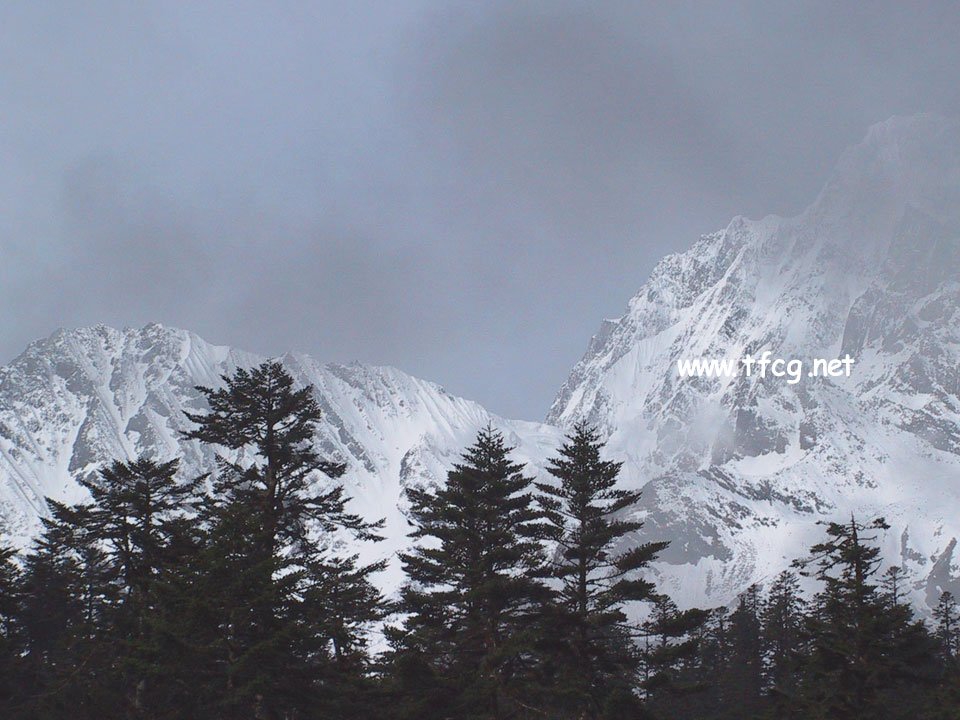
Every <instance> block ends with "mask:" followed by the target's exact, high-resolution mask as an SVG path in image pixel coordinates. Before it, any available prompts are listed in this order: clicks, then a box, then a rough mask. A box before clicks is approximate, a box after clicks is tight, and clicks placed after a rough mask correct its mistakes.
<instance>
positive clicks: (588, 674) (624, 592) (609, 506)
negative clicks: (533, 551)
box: [537, 424, 667, 718]
mask: <svg viewBox="0 0 960 720" xmlns="http://www.w3.org/2000/svg"><path fill="white" fill-rule="evenodd" d="M603 447H604V444H603V443H602V442H601V441H600V439H599V437H598V435H597V433H596V432H595V431H594V430H593V429H591V428H589V427H588V426H586V425H582V424H581V425H578V426H576V427H575V428H574V431H573V433H572V434H571V435H570V436H569V437H568V439H567V441H566V442H565V443H564V445H563V446H562V447H561V448H560V450H559V457H556V458H553V459H552V460H550V464H549V465H548V466H547V471H548V472H549V473H550V474H551V475H552V476H553V477H554V478H555V480H556V482H555V483H554V484H548V483H537V487H538V488H539V489H540V491H541V493H542V495H541V497H540V504H541V505H542V506H543V508H544V509H545V511H546V512H545V514H546V518H547V521H548V533H547V536H548V537H549V538H550V540H552V541H553V542H554V543H556V548H557V549H556V550H555V551H554V553H553V555H552V557H551V559H550V562H549V563H548V569H549V572H550V575H551V576H552V577H554V578H557V579H558V580H559V581H560V582H561V585H560V589H559V591H558V594H557V597H556V599H555V606H554V613H553V616H552V618H551V619H552V627H551V633H550V634H551V636H552V637H553V638H554V639H555V643H554V647H553V656H554V660H555V663H556V668H555V673H556V683H557V690H556V697H555V700H556V701H557V702H556V708H558V710H557V711H558V712H559V711H560V710H561V709H562V711H563V712H565V713H569V714H570V715H571V716H573V717H578V718H596V717H599V715H600V713H601V711H602V710H603V708H604V707H606V706H607V702H606V699H607V696H608V695H610V694H611V693H613V692H619V691H620V690H622V689H623V688H631V687H634V686H635V684H636V672H637V667H638V662H639V655H638V652H637V650H636V648H635V646H634V638H633V634H634V632H633V631H632V629H631V628H630V627H629V626H628V625H627V622H626V621H627V617H626V615H625V614H624V611H623V608H624V606H625V605H626V604H627V603H631V602H640V601H647V600H651V599H652V596H653V592H654V586H653V585H652V584H651V583H649V582H647V581H646V580H644V579H642V578H640V577H639V571H641V570H642V569H643V568H645V567H647V566H648V565H649V563H650V562H652V561H653V560H654V559H655V558H656V556H657V553H658V552H660V551H661V550H662V549H663V548H665V547H666V545H667V543H647V544H641V545H635V546H633V547H632V548H631V549H629V550H621V551H619V552H618V551H617V549H616V546H617V545H618V544H619V543H620V542H621V541H622V539H623V538H624V536H626V535H628V534H630V533H636V532H637V531H638V530H640V528H641V527H642V523H639V522H636V521H632V520H629V519H625V518H624V517H622V515H623V513H624V511H626V510H627V509H628V508H630V507H631V506H633V505H634V504H635V503H636V502H637V500H639V498H640V493H639V492H637V491H627V490H621V489H617V488H616V487H615V485H616V482H617V476H618V475H619V473H620V468H621V465H622V463H618V462H611V461H608V460H603V459H601V452H602V450H603ZM619 694H620V695H622V693H619ZM621 704H622V703H621Z"/></svg>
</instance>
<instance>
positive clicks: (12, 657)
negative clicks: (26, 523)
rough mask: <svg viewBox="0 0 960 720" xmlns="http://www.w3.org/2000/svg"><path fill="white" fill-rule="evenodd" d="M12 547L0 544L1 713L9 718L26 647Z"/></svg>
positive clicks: (20, 681) (20, 683) (20, 682)
mask: <svg viewBox="0 0 960 720" xmlns="http://www.w3.org/2000/svg"><path fill="white" fill-rule="evenodd" d="M14 555H15V552H14V550H13V549H12V548H9V547H3V546H0V716H3V717H11V716H12V714H13V710H14V707H15V701H16V700H17V699H18V695H19V694H20V691H21V690H22V687H23V685H24V683H25V680H26V678H24V677H23V675H22V667H21V656H22V654H23V652H24V650H25V647H24V640H25V638H24V634H23V629H22V627H21V625H20V616H21V612H22V606H23V593H22V588H21V572H20V568H19V567H18V566H17V564H16V563H15V561H14Z"/></svg>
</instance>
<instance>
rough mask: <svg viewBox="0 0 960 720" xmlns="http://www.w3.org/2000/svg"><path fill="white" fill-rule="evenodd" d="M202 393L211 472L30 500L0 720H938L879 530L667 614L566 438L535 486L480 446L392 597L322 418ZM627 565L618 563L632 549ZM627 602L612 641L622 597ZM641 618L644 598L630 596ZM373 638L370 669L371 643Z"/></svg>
mask: <svg viewBox="0 0 960 720" xmlns="http://www.w3.org/2000/svg"><path fill="white" fill-rule="evenodd" d="M224 381H225V387H224V389H223V390H210V389H203V393H204V395H205V396H206V397H207V399H208V402H209V405H210V412H209V413H206V414H204V413H196V414H192V415H191V418H192V419H193V420H194V422H195V423H197V428H196V430H194V431H193V432H192V433H190V435H191V437H193V438H195V439H197V440H199V441H201V442H204V443H211V444H214V445H215V446H216V447H217V449H218V452H220V453H221V455H222V456H221V457H220V459H219V461H218V464H217V467H216V468H214V469H213V472H212V473H211V475H210V476H209V478H208V477H207V476H204V477H202V478H196V479H185V478H180V477H178V476H177V463H176V462H167V463H158V462H154V461H150V460H147V459H142V458H141V459H138V460H134V461H131V462H117V463H114V464H112V465H110V466H109V467H107V468H105V469H104V470H103V471H102V472H101V473H100V474H99V475H98V476H97V477H95V478H92V479H89V480H87V481H85V482H84V486H85V487H86V488H87V489H88V491H89V493H90V501H89V502H88V503H83V504H79V505H75V506H72V507H68V506H65V505H61V504H58V503H55V502H51V503H50V504H49V509H50V514H49V517H48V518H46V519H45V520H44V522H43V532H42V534H41V535H40V537H39V538H38V539H37V540H36V542H35V544H34V546H33V547H32V548H31V549H30V551H29V552H27V553H26V554H24V555H23V556H22V557H16V556H15V555H14V554H13V553H12V552H11V551H10V550H0V717H2V718H4V719H6V718H11V720H35V719H41V720H112V719H113V718H117V719H118V720H119V719H122V720H181V719H190V720H193V719H198V720H199V719H200V718H203V719H204V720H207V719H212V720H259V719H262V720H307V719H310V720H314V719H317V720H326V719H330V720H334V719H335V720H361V719H362V720H367V719H368V718H371V719H374V720H377V719H379V718H383V719H384V720H412V719H413V718H416V720H450V719H451V718H456V719H457V720H461V719H463V720H469V719H471V718H474V719H479V718H484V719H490V720H507V719H509V720H532V719H533V718H550V719H551V720H568V719H569V720H574V719H576V720H585V719H587V718H592V719H595V720H627V719H631V720H667V719H668V718H669V720H732V719H734V718H736V719H737V720H741V719H742V720H769V719H771V718H776V719H777V720H785V719H788V718H797V719H802V720H818V719H819V720H827V719H830V720H841V719H842V720H847V719H848V718H851V719H853V720H856V718H864V719H866V718H870V719H871V720H873V719H874V718H876V719H877V720H901V719H903V720H907V719H909V720H954V719H955V718H957V717H960V660H958V656H960V610H958V606H957V603H956V601H955V600H954V598H953V597H952V595H951V594H950V593H948V592H945V593H942V595H941V597H940V600H939V603H938V604H937V607H936V609H935V610H934V612H933V617H932V632H931V631H928V629H927V628H926V627H925V625H924V624H923V622H921V621H919V620H917V618H916V616H915V615H914V613H913V611H912V609H911V602H912V600H913V595H912V594H911V593H913V592H914V591H915V586H913V585H911V584H910V583H911V581H910V579H909V578H908V577H907V575H906V574H905V573H904V572H903V571H902V570H900V569H899V568H890V569H883V568H881V567H880V562H879V560H880V557H879V552H878V550H877V547H876V545H877V542H878V540H879V534H880V533H881V532H882V531H883V530H885V528H886V525H885V523H884V522H883V521H882V520H878V521H874V522H872V523H866V524H864V523H860V522H858V521H856V520H855V519H851V520H850V521H849V522H848V523H830V524H827V525H826V538H825V539H824V541H823V542H821V543H819V544H817V545H815V546H814V547H813V548H812V550H811V554H810V556H809V557H808V558H806V559H805V560H803V561H802V562H799V563H798V566H799V567H800V568H801V569H802V570H803V571H804V572H805V573H806V574H807V576H808V577H809V578H810V582H811V583H815V584H816V585H817V588H818V592H817V594H816V595H815V596H814V597H813V598H812V600H811V601H810V602H806V601H805V600H804V599H803V597H802V595H801V592H800V583H799V580H798V578H797V576H796V575H794V574H792V573H789V572H786V573H782V574H781V575H779V576H778V577H777V578H775V579H774V581H773V582H772V583H771V584H770V586H769V587H768V588H766V589H765V591H764V589H761V588H760V587H757V586H753V587H750V588H748V590H747V591H746V592H745V593H744V594H743V595H741V596H740V597H739V598H738V600H737V603H736V604H735V605H733V606H732V607H730V608H718V609H714V610H711V611H706V610H699V609H685V610H680V609H679V608H678V607H677V606H676V605H675V604H674V603H673V602H672V601H671V600H670V599H669V598H668V597H666V596H665V595H663V594H662V593H658V592H657V588H656V587H655V586H654V585H653V584H652V583H649V582H648V581H647V580H646V579H645V578H643V577H639V576H638V574H639V573H640V572H642V571H643V569H644V568H645V567H646V566H647V565H648V563H650V562H651V561H652V560H653V559H654V558H655V556H656V553H657V552H658V551H659V550H660V549H662V547H663V544H662V543H653V544H646V545H643V544H641V545H637V544H636V539H637V531H638V530H639V529H640V526H639V524H638V523H637V522H635V521H634V520H633V519H632V518H631V516H630V514H629V513H630V510H631V506H632V505H633V504H634V503H635V502H636V500H637V498H638V493H636V492H626V491H621V490H618V489H617V488H616V487H615V483H616V479H617V475H618V472H619V470H620V466H619V464H618V463H616V462H611V461H606V460H603V459H601V457H600V455H601V451H602V448H603V445H602V443H600V442H599V440H598V438H597V436H596V434H595V433H593V432H592V431H591V430H589V429H588V428H586V427H582V426H581V427H578V428H575V429H574V432H573V434H572V435H571V436H570V438H569V439H568V441H567V442H566V443H565V444H564V445H563V447H561V448H560V449H559V451H558V455H557V457H556V458H555V459H554V460H552V461H551V464H550V466H549V468H548V470H549V472H550V474H551V475H552V476H553V481H552V482H550V483H540V484H538V485H537V486H536V487H538V488H539V494H536V493H535V491H534V483H532V481H531V479H530V478H528V477H526V475H525V474H524V472H523V471H524V468H523V467H522V465H520V464H519V463H515V462H513V461H511V459H510V457H509V454H510V450H511V449H510V448H509V447H507V446H506V444H505V442H504V439H503V437H502V436H501V435H500V434H499V433H497V432H495V431H493V430H492V429H490V428H487V429H486V430H484V431H482V432H481V433H480V434H479V435H478V438H477V441H476V443H475V444H474V445H473V446H471V447H470V448H468V449H467V450H466V452H465V453H464V455H463V458H462V461H461V462H460V463H459V464H458V465H456V466H455V467H454V469H453V470H452V471H451V472H450V473H449V476H448V478H447V483H446V484H445V485H444V486H442V487H440V488H436V489H423V488H416V487H414V488H411V489H410V490H409V498H410V504H411V507H410V517H411V519H412V521H413V524H414V528H415V529H414V533H413V537H414V539H415V540H416V541H417V542H416V546H415V549H414V550H412V551H411V552H409V553H407V554H404V555H402V556H401V560H402V562H403V564H404V569H405V570H406V572H407V575H408V582H407V583H406V584H405V586H404V587H403V589H402V592H401V596H400V599H399V601H398V602H396V603H394V602H390V601H387V600H386V599H385V598H384V597H382V595H381V593H380V592H379V590H378V589H377V588H376V585H375V583H374V575H375V574H376V573H378V572H380V571H381V570H383V569H384V567H385V565H384V563H374V564H372V565H363V564H361V563H360V562H359V561H358V558H357V557H356V556H350V555H348V556H342V555H340V554H338V553H337V552H335V550H336V548H337V546H338V541H339V539H340V538H342V537H343V536H344V535H347V536H351V535H352V536H353V537H359V538H361V539H367V540H369V539H373V538H375V537H376V530H377V527H378V524H376V523H368V522H366V521H365V520H364V519H362V518H360V517H358V516H356V515H354V514H351V513H350V512H348V511H347V509H346V501H347V498H346V495H345V494H344V492H343V490H342V488H341V486H340V485H339V484H338V483H337V478H339V477H340V475H341V474H342V473H343V466H342V465H339V464H337V463H334V462H329V461H326V460H323V459H321V458H320V457H318V455H317V454H316V453H315V451H314V450H313V448H314V447H315V439H314V437H313V433H314V426H315V424H316V422H317V419H318V417H319V409H318V407H317V405H316V402H315V401H314V400H313V396H312V394H311V393H310V391H309V389H296V388H295V387H294V383H293V380H292V378H291V377H290V376H289V375H288V374H287V373H286V372H285V371H284V370H283V368H282V367H280V366H279V365H277V364H276V363H267V364H265V365H262V366H261V367H259V368H256V369H254V370H251V371H239V372H237V373H236V374H235V375H233V376H231V377H228V378H224ZM630 548H632V549H630ZM646 600H650V601H652V606H650V608H649V609H650V614H649V616H647V617H646V619H645V621H644V622H643V623H641V624H640V626H639V627H638V626H636V625H634V624H632V623H631V622H629V620H628V617H627V613H626V612H625V610H626V609H627V607H628V604H629V603H633V602H637V601H646ZM641 607H642V606H641ZM397 612H399V625H398V626H396V627H392V628H387V636H388V640H389V642H390V645H391V649H390V650H389V651H388V652H386V653H384V654H382V655H380V656H379V657H377V656H375V655H374V654H373V652H372V648H371V646H370V638H369V635H368V633H369V631H370V629H371V628H373V627H375V626H378V625H380V624H382V623H384V622H385V621H386V620H387V619H388V618H389V617H390V616H391V615H392V614H394V613H397Z"/></svg>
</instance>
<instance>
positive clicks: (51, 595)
mask: <svg viewBox="0 0 960 720" xmlns="http://www.w3.org/2000/svg"><path fill="white" fill-rule="evenodd" d="M48 506H49V508H50V517H48V518H43V519H42V525H43V531H42V534H41V536H40V538H39V539H38V540H37V541H36V542H35V545H34V548H33V550H32V551H31V552H30V553H29V554H28V555H27V557H26V560H25V569H24V575H23V584H22V605H21V616H20V623H21V625H22V627H23V630H24V633H25V638H26V642H25V652H24V655H23V666H24V673H25V675H24V677H25V687H24V688H23V700H22V702H21V703H19V704H18V706H17V709H16V710H15V713H14V717H23V718H37V717H51V718H77V719H78V720H87V719H89V720H93V719H94V718H110V717H119V716H120V713H121V712H122V711H123V707H122V705H120V704H118V703H117V698H118V696H119V692H118V678H117V674H116V671H115V665H114V662H113V660H114V658H115V656H116V651H117V647H116V643H115V639H114V636H113V635H111V633H110V623H111V621H112V615H111V609H112V608H114V607H115V606H116V602H117V594H116V586H115V584H114V583H112V582H111V579H112V573H111V570H110V567H109V563H108V560H107V556H106V554H105V553H104V552H103V550H102V549H101V548H99V547H97V545H96V543H95V542H93V540H92V538H91V534H90V532H89V528H90V525H91V516H90V509H89V507H87V506H83V505H80V506H77V507H68V506H66V505H63V504H61V503H57V502H55V501H51V500H48Z"/></svg>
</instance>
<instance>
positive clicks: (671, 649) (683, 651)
mask: <svg viewBox="0 0 960 720" xmlns="http://www.w3.org/2000/svg"><path fill="white" fill-rule="evenodd" d="M711 614H712V613H711V612H710V611H708V610H701V609H698V608H691V609H689V610H680V609H678V608H677V605H676V603H674V602H673V601H672V600H670V598H668V597H666V596H665V595H658V596H657V598H656V601H655V603H654V606H653V610H652V612H651V615H650V617H649V618H648V619H647V620H646V621H645V622H644V623H643V626H642V629H643V632H644V633H645V635H646V639H645V642H643V643H642V645H641V649H642V652H641V657H642V660H641V663H642V673H643V681H642V683H641V688H642V690H643V693H644V695H645V697H646V699H647V705H648V706H649V707H650V708H651V709H652V710H654V711H655V712H657V713H660V714H669V715H670V716H677V717H687V716H690V715H689V713H691V708H697V707H700V706H701V705H702V699H701V698H700V697H695V696H696V695H698V694H700V693H703V692H704V691H706V690H707V686H706V685H705V683H704V677H703V674H702V673H701V672H700V667H699V660H700V649H701V644H702V642H703V637H704V630H705V628H706V624H707V622H708V621H709V620H710V617H711ZM684 713H687V714H686V715H685V714H684Z"/></svg>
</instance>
